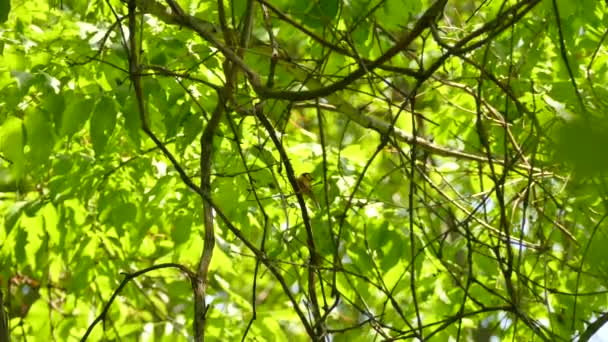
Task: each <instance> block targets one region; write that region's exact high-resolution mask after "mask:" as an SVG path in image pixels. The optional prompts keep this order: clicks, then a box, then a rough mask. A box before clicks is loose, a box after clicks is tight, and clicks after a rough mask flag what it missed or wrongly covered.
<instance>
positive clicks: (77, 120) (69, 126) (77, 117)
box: [59, 96, 94, 138]
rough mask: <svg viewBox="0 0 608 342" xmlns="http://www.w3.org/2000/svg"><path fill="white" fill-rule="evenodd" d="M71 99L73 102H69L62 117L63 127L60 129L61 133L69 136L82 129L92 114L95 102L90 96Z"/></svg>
mask: <svg viewBox="0 0 608 342" xmlns="http://www.w3.org/2000/svg"><path fill="white" fill-rule="evenodd" d="M74 97H76V96H74ZM70 100H71V102H70V103H68V106H67V108H66V109H65V112H64V113H63V116H62V117H61V126H60V127H61V128H60V129H59V134H60V135H61V136H67V137H68V138H71V137H72V135H74V134H75V133H76V132H78V131H80V129H82V127H83V126H84V124H85V122H87V120H88V119H89V116H91V109H93V104H94V102H93V100H92V99H90V98H84V99H78V98H70Z"/></svg>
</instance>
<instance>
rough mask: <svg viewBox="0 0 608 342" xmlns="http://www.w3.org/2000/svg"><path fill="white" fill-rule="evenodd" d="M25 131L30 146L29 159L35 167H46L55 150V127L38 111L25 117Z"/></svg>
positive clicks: (29, 112)
mask: <svg viewBox="0 0 608 342" xmlns="http://www.w3.org/2000/svg"><path fill="white" fill-rule="evenodd" d="M25 131H26V134H27V145H28V146H29V152H28V159H29V160H30V161H31V163H32V164H33V165H36V166H37V165H46V164H48V162H49V156H50V155H51V151H52V150H53V143H54V136H53V126H52V125H51V122H50V121H49V119H48V117H47V116H46V115H44V114H43V113H42V112H40V111H37V110H31V111H28V113H27V114H26V116H25Z"/></svg>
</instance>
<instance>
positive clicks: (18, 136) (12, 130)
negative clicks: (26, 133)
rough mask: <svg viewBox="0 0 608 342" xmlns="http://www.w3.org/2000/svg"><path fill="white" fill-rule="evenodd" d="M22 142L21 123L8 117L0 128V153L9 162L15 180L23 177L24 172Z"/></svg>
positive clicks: (19, 120) (14, 118)
mask: <svg viewBox="0 0 608 342" xmlns="http://www.w3.org/2000/svg"><path fill="white" fill-rule="evenodd" d="M23 142H24V139H23V121H21V119H18V118H16V117H13V116H11V117H9V118H8V119H7V120H6V121H5V122H4V124H3V125H2V127H1V128H0V151H1V152H2V154H3V155H4V157H5V158H7V159H8V160H10V161H11V163H12V165H11V171H12V173H13V175H14V176H15V177H16V178H17V180H19V179H21V178H22V177H23V172H24V170H25V155H24V153H23Z"/></svg>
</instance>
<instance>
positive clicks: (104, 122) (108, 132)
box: [90, 96, 117, 157]
mask: <svg viewBox="0 0 608 342" xmlns="http://www.w3.org/2000/svg"><path fill="white" fill-rule="evenodd" d="M116 114H117V112H116V106H115V104H114V100H112V99H111V98H110V97H108V96H103V97H102V98H101V99H99V101H97V104H96V105H95V111H94V112H93V116H92V117H91V121H90V132H91V142H92V143H93V150H94V151H95V155H96V156H97V157H99V156H100V155H102V154H103V152H104V150H105V148H106V145H107V143H108V139H109V138H110V136H112V133H113V132H114V127H115V126H116Z"/></svg>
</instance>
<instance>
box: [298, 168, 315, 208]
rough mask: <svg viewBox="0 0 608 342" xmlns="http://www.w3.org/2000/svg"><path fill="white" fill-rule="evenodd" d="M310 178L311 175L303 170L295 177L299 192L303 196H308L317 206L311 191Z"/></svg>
mask: <svg viewBox="0 0 608 342" xmlns="http://www.w3.org/2000/svg"><path fill="white" fill-rule="evenodd" d="M312 180H313V179H312V175H311V174H310V173H309V172H304V173H303V174H301V175H300V177H298V178H297V179H296V181H297V184H298V190H299V192H300V193H301V194H302V195H304V197H309V198H310V199H311V200H312V201H313V203H314V204H315V207H317V208H319V202H318V201H317V199H316V198H315V194H314V192H313V191H312Z"/></svg>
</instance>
